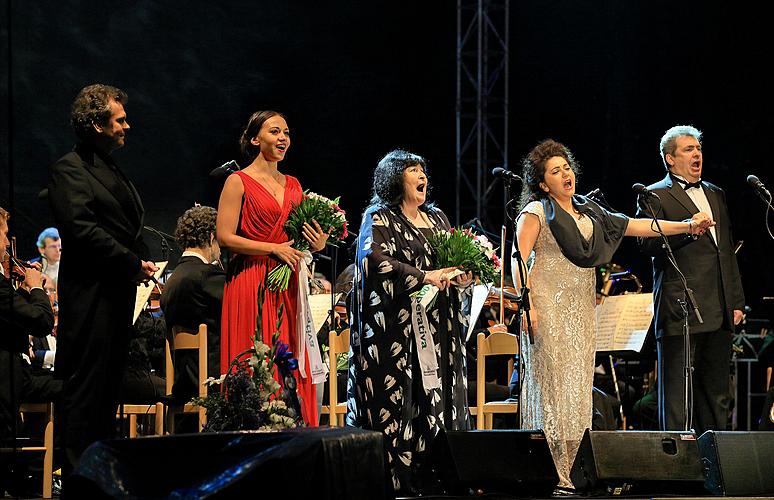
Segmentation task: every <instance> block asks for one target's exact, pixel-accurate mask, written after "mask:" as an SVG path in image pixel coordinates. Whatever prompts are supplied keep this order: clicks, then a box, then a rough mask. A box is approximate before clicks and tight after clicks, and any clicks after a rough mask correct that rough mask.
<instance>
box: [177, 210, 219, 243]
mask: <svg viewBox="0 0 774 500" xmlns="http://www.w3.org/2000/svg"><path fill="white" fill-rule="evenodd" d="M217 217H218V211H217V210H215V209H214V208H212V207H204V206H195V207H193V208H189V209H188V210H186V211H185V213H184V214H183V215H181V216H180V218H179V219H177V227H175V240H176V241H177V244H178V246H179V247H180V248H181V249H183V250H185V249H186V248H204V247H206V246H208V245H209V244H210V238H211V236H212V235H213V234H215V219H217Z"/></svg>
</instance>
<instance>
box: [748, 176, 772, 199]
mask: <svg viewBox="0 0 774 500" xmlns="http://www.w3.org/2000/svg"><path fill="white" fill-rule="evenodd" d="M747 184H749V185H750V186H752V188H753V189H754V190H755V191H756V192H757V193H758V194H759V195H761V194H764V195H766V197H767V198H768V199H769V200H771V193H769V190H768V189H766V186H764V185H763V183H762V182H761V181H760V179H758V178H757V177H756V176H754V175H748V176H747Z"/></svg>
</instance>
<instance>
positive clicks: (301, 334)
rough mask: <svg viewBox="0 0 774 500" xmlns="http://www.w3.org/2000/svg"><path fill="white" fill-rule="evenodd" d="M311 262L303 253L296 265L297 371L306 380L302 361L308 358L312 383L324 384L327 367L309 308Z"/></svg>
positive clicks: (309, 255) (306, 254) (309, 256)
mask: <svg viewBox="0 0 774 500" xmlns="http://www.w3.org/2000/svg"><path fill="white" fill-rule="evenodd" d="M311 262H312V254H311V253H310V252H309V251H308V250H307V251H305V252H304V261H303V262H299V263H298V311H297V313H296V325H297V326H296V329H297V331H298V346H296V347H297V352H298V353H299V354H298V371H299V372H300V373H301V376H302V377H304V378H307V375H306V369H305V366H304V365H305V363H304V359H305V358H306V356H305V354H308V356H309V370H310V371H311V372H312V373H311V375H312V383H313V384H319V383H322V382H325V379H326V378H327V374H328V366H327V365H326V364H325V363H323V360H322V355H321V354H320V346H319V345H318V344H317V332H315V331H314V322H313V321H312V311H311V308H310V307H309V272H308V271H307V268H306V266H307V265H308V264H310V263H311Z"/></svg>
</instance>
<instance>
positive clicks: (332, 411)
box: [320, 328, 349, 427]
mask: <svg viewBox="0 0 774 500" xmlns="http://www.w3.org/2000/svg"><path fill="white" fill-rule="evenodd" d="M328 349H329V350H328V366H329V368H330V372H329V373H328V392H329V397H328V404H327V405H323V406H322V408H321V410H320V414H321V415H322V414H323V413H325V414H327V415H328V420H329V421H330V424H329V425H330V426H331V427H337V426H343V425H344V416H345V415H346V414H347V402H346V401H345V402H343V403H339V393H338V380H337V379H336V374H337V371H336V364H337V363H336V358H337V356H336V355H337V354H339V353H349V328H347V329H345V330H342V331H341V333H339V334H337V333H336V331H335V330H331V332H330V333H329V334H328Z"/></svg>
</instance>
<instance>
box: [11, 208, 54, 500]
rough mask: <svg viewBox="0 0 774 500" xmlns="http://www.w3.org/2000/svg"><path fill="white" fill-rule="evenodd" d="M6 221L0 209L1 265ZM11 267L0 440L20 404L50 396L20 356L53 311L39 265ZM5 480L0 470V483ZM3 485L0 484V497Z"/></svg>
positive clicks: (43, 331)
mask: <svg viewBox="0 0 774 500" xmlns="http://www.w3.org/2000/svg"><path fill="white" fill-rule="evenodd" d="M9 218H10V214H9V213H8V211H6V210H5V209H3V208H2V207H0V261H2V262H4V263H7V262H8V260H9V257H10V256H9V255H8V252H7V250H6V249H7V248H8V246H9V241H8V219H9ZM14 264H15V263H14V262H11V263H10V264H9V274H15V275H16V279H17V280H18V288H16V289H14V286H13V283H12V280H11V279H10V278H11V276H6V274H5V267H4V268H3V275H2V277H0V331H2V334H0V438H7V437H10V436H14V435H15V427H14V426H15V425H16V415H17V414H18V412H19V405H20V403H21V402H22V401H25V400H29V399H30V398H35V399H38V398H43V399H46V398H48V397H49V396H51V397H53V395H48V394H43V393H41V391H45V390H48V389H49V388H48V387H38V386H36V385H35V384H34V383H33V382H34V381H33V380H32V378H31V374H30V368H29V364H28V363H27V362H26V361H25V360H24V359H23V358H22V354H27V353H29V335H33V336H35V337H44V336H46V335H48V334H49V333H50V332H51V330H52V329H53V328H54V312H53V311H52V310H51V304H50V303H49V300H48V297H47V296H46V292H45V290H44V289H43V280H44V278H43V275H42V273H41V272H40V264H35V265H31V266H29V267H25V268H24V269H23V270H21V269H16V270H14V269H13V267H14ZM5 477H6V475H5V473H4V472H3V471H2V470H0V482H1V481H2V479H3V478H5ZM3 486H4V485H3V484H0V494H2V492H3Z"/></svg>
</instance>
